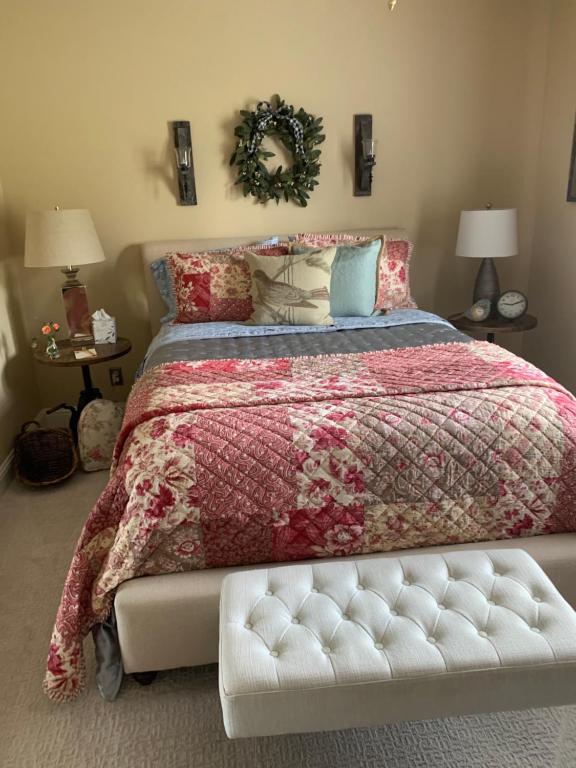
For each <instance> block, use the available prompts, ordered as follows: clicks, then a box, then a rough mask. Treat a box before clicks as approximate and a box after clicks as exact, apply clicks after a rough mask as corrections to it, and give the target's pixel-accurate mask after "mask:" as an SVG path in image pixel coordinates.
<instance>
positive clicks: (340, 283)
mask: <svg viewBox="0 0 576 768" xmlns="http://www.w3.org/2000/svg"><path fill="white" fill-rule="evenodd" d="M290 250H291V252H292V253H311V252H313V251H317V250H320V249H319V248H318V247H316V246H309V245H301V244H299V243H295V244H294V245H293V246H292V247H291V249H290ZM381 250H382V239H381V238H377V239H376V240H369V241H368V242H363V243H355V244H346V245H339V246H338V247H337V249H336V257H335V259H334V262H333V263H332V276H331V278H330V314H331V315H332V317H370V316H371V315H372V314H373V312H374V304H375V303H376V281H377V275H378V257H379V255H380V251H381Z"/></svg>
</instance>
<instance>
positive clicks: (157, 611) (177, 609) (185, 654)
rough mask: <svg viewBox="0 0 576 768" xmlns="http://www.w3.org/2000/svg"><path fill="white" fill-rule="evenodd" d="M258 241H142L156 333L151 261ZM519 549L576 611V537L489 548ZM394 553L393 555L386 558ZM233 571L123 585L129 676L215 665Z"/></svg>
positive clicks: (121, 618)
mask: <svg viewBox="0 0 576 768" xmlns="http://www.w3.org/2000/svg"><path fill="white" fill-rule="evenodd" d="M382 232H385V233H386V234H388V235H389V236H391V237H402V236H405V232H404V231H403V230H401V229H389V228H380V229H370V230H359V231H357V234H363V235H366V236H374V235H376V234H381V233H382ZM258 239H263V238H259V237H236V238H221V239H218V240H212V239H203V240H167V241H160V242H150V243H144V244H143V245H142V253H143V261H144V273H145V286H146V294H147V299H148V307H149V317H150V326H151V329H152V332H153V334H155V333H156V332H157V331H158V328H159V326H160V317H161V316H162V315H163V314H164V313H165V308H164V304H163V302H162V300H161V298H160V295H159V294H158V291H157V289H156V286H155V284H154V281H153V280H152V277H151V274H150V270H149V268H148V265H149V264H150V262H151V261H154V259H157V258H160V257H161V256H163V255H164V254H165V253H167V252H169V251H175V250H177V251H200V250H209V249H213V248H220V247H229V246H231V245H240V244H246V243H250V242H255V241H256V240H258ZM485 546H486V544H485V543H482V542H477V543H471V544H453V545H447V546H442V547H428V548H422V549H417V550H404V551H403V554H410V553H419V554H421V553H424V552H451V551H455V550H461V549H482V548H484V547H485ZM515 547H521V548H522V549H525V550H526V551H527V552H528V553H529V554H530V555H532V557H534V559H535V560H536V561H537V562H538V563H539V564H540V565H541V566H542V568H543V569H544V570H545V571H546V573H547V574H548V576H549V577H550V578H551V579H552V581H553V582H554V583H555V585H556V586H557V588H558V589H559V590H560V592H562V594H563V595H564V597H565V598H566V599H567V600H568V601H569V602H570V603H571V604H572V605H573V606H574V607H575V608H576V533H565V534H555V535H550V536H535V537H529V538H525V539H521V540H517V539H514V540H505V541H491V542H490V548H491V549H500V548H503V549H504V548H515ZM395 554H396V553H394V552H390V553H387V554H386V555H384V556H394V555H395ZM372 557H382V555H381V554H376V555H364V556H360V557H358V556H355V557H354V559H356V560H358V559H365V558H372ZM312 562H313V561H312ZM275 565H280V564H275ZM247 567H249V568H254V567H258V566H247ZM260 567H270V566H269V565H263V566H260ZM234 570H240V568H218V569H210V570H205V571H193V572H191V573H176V574H166V575H164V576H146V577H142V578H138V579H132V580H130V581H127V582H124V583H123V584H121V585H120V586H119V587H118V591H117V594H116V598H115V603H114V606H115V614H116V621H117V631H118V638H119V643H120V650H121V655H122V663H123V666H124V671H125V672H127V673H148V672H154V671H158V670H164V669H173V668H176V667H193V666H198V665H202V664H210V663H213V662H216V661H217V660H218V608H219V600H220V585H221V583H222V579H223V578H224V576H226V574H228V573H230V572H231V571H234Z"/></svg>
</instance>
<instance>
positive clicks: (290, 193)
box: [230, 96, 326, 206]
mask: <svg viewBox="0 0 576 768" xmlns="http://www.w3.org/2000/svg"><path fill="white" fill-rule="evenodd" d="M275 101H276V105H275V106H272V105H271V104H269V103H268V102H267V101H261V102H260V103H259V104H258V106H257V108H256V111H255V112H248V111H247V110H242V111H241V112H240V114H241V115H242V122H241V123H240V125H237V126H236V128H235V129H234V135H235V136H236V138H237V139H238V140H237V142H236V146H235V148H234V152H233V153H232V157H231V158H230V165H231V166H232V165H236V166H238V178H237V180H236V182H235V183H236V184H242V191H243V192H244V197H247V196H248V195H252V196H253V197H255V198H256V199H257V200H258V202H260V203H266V202H268V200H275V201H276V204H278V203H279V202H280V199H281V198H284V200H285V201H286V202H289V201H290V200H293V201H294V202H295V203H297V204H298V205H301V206H306V205H308V199H309V198H310V192H312V191H313V189H314V187H315V186H316V185H317V184H318V181H317V178H316V177H317V176H318V175H319V173H320V154H321V152H320V150H319V149H316V147H317V145H318V144H321V143H322V142H323V141H324V139H325V138H326V137H325V136H324V135H323V133H322V118H321V117H314V115H309V114H308V113H307V112H305V111H304V110H303V109H299V110H298V112H294V107H292V106H290V105H288V104H285V103H284V101H282V99H281V98H280V97H279V96H276V97H275ZM265 136H273V137H274V138H276V139H278V141H280V142H281V143H282V144H283V145H284V146H285V147H286V149H287V150H288V151H289V152H290V153H291V154H292V156H293V164H292V167H291V168H285V169H283V168H282V166H281V165H280V166H278V168H276V170H275V171H273V172H270V171H269V170H268V169H267V168H266V166H265V165H264V161H265V160H267V159H268V158H270V157H274V152H269V151H268V150H265V149H263V147H262V140H263V139H264V137H265Z"/></svg>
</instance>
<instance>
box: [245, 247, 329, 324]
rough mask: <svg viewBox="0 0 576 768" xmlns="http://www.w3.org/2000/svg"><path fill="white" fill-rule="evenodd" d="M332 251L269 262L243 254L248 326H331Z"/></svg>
mask: <svg viewBox="0 0 576 768" xmlns="http://www.w3.org/2000/svg"><path fill="white" fill-rule="evenodd" d="M335 257H336V248H335V247H330V248H324V249H322V250H315V251H314V252H312V253H302V254H287V255H285V256H279V257H278V258H276V259H269V258H266V257H265V256H263V255H262V254H257V253H253V252H252V253H250V252H249V253H247V254H246V262H247V263H248V266H249V268H250V276H251V278H252V303H253V305H254V311H253V313H252V315H251V316H250V320H249V322H250V323H251V324H252V325H332V324H333V322H334V319H333V317H332V315H331V314H330V278H331V272H332V264H333V262H334V259H335Z"/></svg>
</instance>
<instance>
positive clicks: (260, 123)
mask: <svg viewBox="0 0 576 768" xmlns="http://www.w3.org/2000/svg"><path fill="white" fill-rule="evenodd" d="M256 112H257V114H258V119H257V121H256V125H255V126H254V128H253V130H252V134H251V136H250V140H249V141H248V152H249V154H251V155H254V154H256V152H257V151H258V147H259V145H260V143H261V141H262V139H263V138H264V134H265V133H266V131H267V130H268V128H269V127H270V125H274V124H276V125H277V124H278V123H285V124H286V125H287V126H289V128H290V130H291V133H292V136H293V138H294V152H295V153H296V154H297V155H303V154H304V129H303V128H302V123H301V122H300V120H298V119H297V118H295V117H294V108H293V107H291V106H289V105H288V104H283V105H282V106H280V107H278V109H276V110H273V109H272V107H271V105H270V104H269V103H268V102H267V101H261V102H259V103H258V106H257V108H256Z"/></svg>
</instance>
